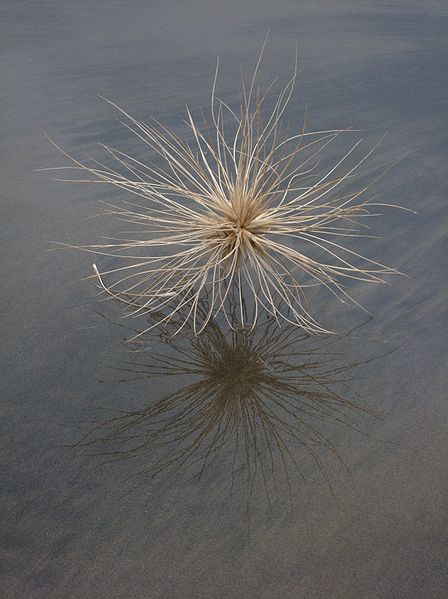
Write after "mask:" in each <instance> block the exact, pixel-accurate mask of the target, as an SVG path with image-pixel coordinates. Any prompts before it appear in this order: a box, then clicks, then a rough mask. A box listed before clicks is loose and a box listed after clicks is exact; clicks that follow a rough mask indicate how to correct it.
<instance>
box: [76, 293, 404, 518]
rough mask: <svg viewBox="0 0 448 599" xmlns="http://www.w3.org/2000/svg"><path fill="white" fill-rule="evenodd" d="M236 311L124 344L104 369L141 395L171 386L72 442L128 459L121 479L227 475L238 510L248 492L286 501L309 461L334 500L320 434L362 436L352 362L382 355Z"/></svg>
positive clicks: (325, 439)
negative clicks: (157, 381)
mask: <svg viewBox="0 0 448 599" xmlns="http://www.w3.org/2000/svg"><path fill="white" fill-rule="evenodd" d="M206 313H207V312H206V308H205V307H204V314H206ZM237 313H238V310H237V309H236V304H235V307H234V309H232V310H231V315H232V316H231V320H230V322H227V323H224V324H221V325H220V324H218V322H216V321H211V322H209V324H208V325H207V327H206V328H205V330H204V332H203V333H202V334H201V335H199V336H196V335H195V333H194V330H193V325H191V326H189V324H188V323H187V325H186V326H185V327H184V328H183V329H182V330H181V331H180V332H179V333H177V334H173V333H175V332H176V331H177V330H178V323H177V322H175V320H173V321H170V323H168V324H166V325H165V326H164V327H158V326H156V327H154V328H151V329H150V330H148V331H146V332H145V333H144V334H143V335H142V336H140V337H139V338H138V339H137V340H135V342H133V345H132V350H131V352H130V360H129V361H128V362H127V363H126V364H125V365H124V366H123V367H121V368H118V369H115V370H118V371H119V372H120V373H121V374H120V379H118V381H119V382H126V381H135V380H138V379H140V380H142V381H143V382H144V384H145V387H146V388H145V391H144V397H148V396H149V397H151V395H152V393H153V392H154V385H151V382H150V381H151V380H152V379H154V378H156V377H170V379H172V380H174V381H175V383H178V384H177V388H176V389H175V390H174V391H173V392H169V393H167V394H164V395H162V396H161V397H158V398H157V397H153V398H151V399H150V400H149V401H148V400H147V399H142V400H141V401H142V402H143V405H142V406H141V407H139V409H132V410H129V409H127V410H120V411H118V410H117V411H115V410H114V416H113V417H110V418H108V419H104V420H99V421H97V422H96V423H95V424H94V425H93V426H92V423H91V428H90V429H89V430H88V431H87V432H86V433H85V434H84V435H83V436H82V437H81V439H79V441H78V442H77V443H75V445H74V447H77V448H84V449H87V448H88V452H89V454H90V455H94V456H97V457H98V458H99V459H100V461H101V463H102V464H104V463H109V462H123V461H125V460H128V461H131V460H132V466H131V471H132V472H131V474H130V478H131V479H135V477H137V476H138V477H144V479H143V480H147V478H146V477H149V478H155V477H161V476H162V475H167V476H168V477H170V476H172V475H175V474H179V472H180V471H181V470H186V471H187V472H189V473H190V474H193V475H194V477H197V478H199V479H200V478H201V477H202V476H203V475H204V473H205V472H206V471H211V470H212V469H213V468H214V469H215V471H214V473H213V479H214V480H215V479H216V477H227V478H228V480H229V484H230V487H231V490H232V492H233V490H234V489H236V487H237V484H238V485H242V488H245V489H246V491H245V495H246V506H247V509H249V508H250V506H251V504H252V501H253V500H254V489H257V490H258V491H260V490H262V492H263V493H262V494H263V496H264V497H265V498H266V500H267V502H268V504H269V505H272V501H273V499H278V498H279V495H285V494H286V495H287V496H288V497H289V501H290V502H291V504H292V502H293V498H294V497H293V495H294V490H293V489H294V487H293V485H292V484H291V476H290V475H291V472H292V471H295V472H296V473H298V474H299V476H300V477H301V478H302V479H303V480H305V479H306V474H305V471H306V470H307V469H309V464H310V463H313V464H314V465H315V466H317V467H318V469H319V471H320V472H321V474H322V475H323V476H324V478H325V480H326V481H327V483H328V488H329V490H330V492H331V493H332V494H333V495H334V489H333V486H332V483H331V481H330V477H329V476H328V473H327V468H326V465H325V463H324V459H325V456H326V455H327V456H328V454H330V455H331V456H333V458H336V460H337V461H338V462H339V464H340V465H342V466H343V465H344V463H343V460H342V458H341V456H340V455H339V452H338V449H337V447H336V446H335V445H334V443H333V442H332V440H331V437H332V432H331V430H329V427H330V428H331V427H333V428H334V427H337V428H340V427H348V428H351V429H354V430H356V431H358V432H362V433H363V434H366V433H365V432H364V431H363V430H362V426H361V425H360V424H359V418H360V417H362V416H364V417H379V413H378V412H376V411H374V410H373V409H371V408H370V407H369V406H367V405H366V404H365V403H364V402H363V401H362V399H361V398H360V397H359V396H358V395H357V393H356V392H355V391H354V389H352V387H351V382H352V381H353V380H354V378H355V376H356V372H355V371H356V370H357V368H358V367H360V366H361V365H365V364H367V363H368V362H371V361H372V360H376V359H378V358H380V357H384V351H383V353H382V354H381V355H379V356H378V355H375V356H373V357H372V356H370V357H368V358H363V357H361V355H362V354H361V353H360V352H359V347H358V349H357V358H356V359H351V360H350V359H347V354H346V352H345V351H344V342H346V341H348V342H349V343H350V342H352V343H353V340H356V339H357V337H356V336H353V335H352V333H353V331H350V332H349V333H348V334H346V335H342V336H338V337H336V336H328V337H313V336H310V335H308V334H306V333H304V332H303V331H301V330H300V329H299V328H298V327H295V326H284V327H282V328H280V327H279V326H278V323H277V322H276V320H275V319H274V318H272V317H269V316H268V317H266V318H265V320H264V322H262V323H260V326H258V327H257V328H256V329H254V330H248V329H244V328H242V327H241V326H240V325H239V320H238V316H237ZM179 318H181V316H179ZM128 322H129V321H128ZM126 328H127V327H126ZM132 332H134V333H135V331H132ZM392 351H394V350H392ZM351 353H352V355H353V347H351ZM388 353H390V352H388ZM134 399H135V398H134ZM139 401H140V400H139ZM237 481H238V483H237Z"/></svg>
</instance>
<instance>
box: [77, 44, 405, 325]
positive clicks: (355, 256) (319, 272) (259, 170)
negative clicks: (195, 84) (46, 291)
mask: <svg viewBox="0 0 448 599" xmlns="http://www.w3.org/2000/svg"><path fill="white" fill-rule="evenodd" d="M260 62H261V55H260V60H259V61H258V63H257V66H256V69H255V72H254V74H253V76H252V78H251V80H250V84H249V85H247V86H246V85H245V84H244V82H243V90H242V98H243V100H242V104H241V106H240V109H239V111H234V110H232V109H231V108H230V107H229V106H228V105H227V104H226V103H224V102H223V101H222V100H220V99H219V98H217V96H216V93H215V91H216V82H217V75H218V68H217V70H216V75H215V79H214V82H213V87H212V94H211V114H210V120H209V122H208V123H204V124H203V125H201V126H199V125H198V124H196V122H195V119H194V118H193V116H192V114H191V112H190V110H189V109H188V108H187V121H186V122H187V124H188V126H189V128H190V132H191V135H192V137H193V144H187V143H185V142H184V141H182V140H181V139H180V138H179V137H178V136H177V135H176V133H175V132H174V131H172V130H170V129H168V128H167V127H166V126H164V125H162V124H160V123H158V122H157V121H153V123H151V124H147V123H144V122H141V121H138V120H136V119H134V118H133V117H131V116H129V115H128V114H127V113H125V112H124V111H123V110H122V109H121V108H119V107H118V106H116V105H115V104H113V103H111V104H112V105H113V106H114V107H115V108H116V109H118V110H119V112H120V113H121V114H122V115H123V116H124V117H125V118H126V123H125V124H126V126H127V127H128V128H129V129H130V130H131V131H132V132H133V133H134V134H135V135H137V136H138V138H139V139H140V140H141V141H143V142H144V143H145V144H146V145H147V146H148V147H149V149H150V150H151V152H152V153H153V154H155V155H156V157H157V164H156V163H153V162H147V163H146V162H142V161H140V160H137V159H135V158H133V157H131V156H129V155H127V154H125V153H124V152H121V151H120V150H117V149H114V148H110V147H107V146H103V147H104V149H105V150H106V151H107V153H108V155H110V156H111V157H112V158H113V160H114V161H115V163H116V164H117V167H116V168H118V169H121V171H120V170H115V168H111V167H110V166H107V165H104V164H100V163H98V162H96V161H93V162H91V163H85V162H80V161H79V160H75V159H73V158H72V161H73V162H74V167H73V168H75V169H79V170H81V171H84V172H87V173H89V174H90V175H91V176H92V177H93V179H88V181H93V182H101V183H105V184H110V185H113V186H115V187H117V188H119V189H121V190H123V191H125V192H127V193H129V194H130V195H132V196H134V198H133V199H128V200H123V201H122V203H121V204H120V205H115V204H113V205H110V206H109V207H108V209H107V212H108V213H110V214H112V215H114V216H115V217H117V218H118V219H120V220H121V221H125V222H128V223H131V224H132V225H134V226H135V230H134V232H133V234H132V235H131V236H130V238H124V239H110V240H107V242H105V243H100V244H95V245H90V246H82V249H84V250H87V251H91V252H94V253H97V254H103V255H112V256H114V257H115V258H116V260H117V266H116V267H115V268H112V269H110V270H108V271H106V272H103V273H101V274H100V273H99V272H98V271H97V274H98V277H99V281H100V284H101V286H102V287H103V289H104V291H106V292H107V293H109V294H111V295H113V296H114V297H118V298H120V299H121V300H122V301H124V302H125V303H126V304H127V305H129V306H131V307H132V310H133V314H139V313H142V312H148V311H149V312H155V311H159V310H161V309H164V308H165V307H166V306H168V304H169V305H172V303H173V298H175V299H176V302H177V305H176V307H175V308H174V309H173V310H172V312H171V313H170V314H169V315H168V316H166V317H165V318H166V320H169V319H170V318H171V316H173V315H174V314H176V313H177V312H178V311H179V310H182V313H184V310H185V308H186V307H187V308H188V309H187V310H186V317H185V318H186V319H191V318H192V319H193V320H194V322H195V330H196V332H200V331H201V329H202V328H203V327H204V326H205V325H206V323H207V322H208V321H209V320H210V318H212V317H213V316H214V315H216V314H217V313H219V312H220V311H224V312H225V311H226V309H227V308H226V305H227V302H228V297H229V293H230V292H231V290H232V289H233V288H235V287H236V288H237V293H236V295H237V296H241V297H242V296H243V295H246V297H248V301H251V302H252V304H253V311H252V318H251V322H250V323H245V324H249V325H252V326H255V323H256V320H257V317H258V315H259V314H260V312H261V311H262V310H265V311H266V312H268V313H269V314H271V315H273V316H274V317H275V318H277V319H286V320H287V321H288V322H293V323H295V324H297V325H299V326H301V327H303V328H304V329H305V330H306V331H309V332H311V333H316V334H319V333H322V332H328V331H326V329H325V328H324V327H323V326H321V325H320V324H318V322H317V321H316V319H315V317H314V316H313V315H312V314H311V311H310V309H309V308H308V305H307V302H306V298H305V290H306V288H308V287H310V286H315V285H321V286H323V287H325V288H327V289H328V290H330V291H331V292H333V293H334V294H336V295H338V296H340V297H342V298H344V299H347V298H348V299H351V300H352V298H350V296H349V294H348V291H347V289H346V286H345V283H346V282H349V281H350V280H353V279H355V280H358V281H365V282H371V283H383V282H385V280H384V276H385V275H388V274H396V273H397V271H395V270H394V269H392V268H389V267H387V266H385V265H383V264H380V263H379V262H375V261H373V260H371V259H369V258H366V257H364V256H362V255H361V254H359V253H357V252H356V251H354V250H351V249H349V248H347V247H345V246H344V245H342V244H341V243H340V242H339V240H340V239H341V238H347V239H348V238H350V237H356V236H360V235H362V233H361V227H364V226H365V225H364V223H363V220H364V219H366V218H368V217H370V216H373V214H372V213H371V212H370V211H369V209H370V208H371V207H373V206H376V205H378V204H376V203H374V202H372V199H371V198H369V197H366V193H367V191H368V189H369V186H365V187H363V188H361V189H358V190H356V191H349V190H347V189H346V186H347V184H349V183H351V181H352V178H353V175H354V174H355V173H356V171H357V169H358V168H359V167H360V166H361V165H362V164H363V163H364V161H365V160H366V159H367V158H368V157H369V156H370V154H371V153H372V151H373V150H370V151H369V152H367V154H365V155H363V156H362V158H361V159H359V160H358V161H357V162H356V163H355V164H354V165H353V163H352V157H353V155H354V152H355V150H357V149H358V148H359V144H360V141H358V142H356V143H354V144H353V145H352V147H351V148H350V149H349V150H348V151H347V152H345V153H344V154H343V155H342V156H341V157H340V159H338V160H336V161H335V163H334V164H333V165H332V166H331V167H329V168H328V169H327V170H326V171H325V172H324V173H323V174H320V175H319V174H318V173H317V170H316V166H317V164H318V162H319V160H320V158H321V155H322V152H323V151H324V150H325V149H326V148H327V147H328V145H329V144H330V143H331V142H332V141H333V140H335V138H336V137H338V136H339V135H340V134H341V133H342V132H343V131H344V130H330V131H320V132H305V131H304V128H303V129H302V130H301V131H299V133H296V134H294V135H290V134H288V133H286V132H285V130H284V127H283V126H282V121H283V116H284V112H285V109H286V107H287V105H288V102H289V100H290V98H291V94H292V91H293V87H294V83H295V80H296V77H297V62H296V67H295V69H294V72H293V75H292V77H291V79H290V80H289V81H288V82H287V84H286V85H285V86H284V88H283V89H281V91H280V93H279V95H278V97H277V99H276V101H275V102H274V106H273V108H272V109H271V110H270V111H268V113H267V115H266V116H265V114H264V113H265V112H266V111H265V110H264V109H265V104H266V99H267V98H268V97H270V92H272V87H273V84H272V85H271V86H269V88H268V90H267V92H265V93H264V94H261V92H260V91H257V88H258V85H257V79H258V75H259V68H260ZM229 132H231V133H229ZM343 190H345V191H343ZM296 246H297V247H296ZM298 248H300V249H298ZM156 250H157V251H156ZM313 255H318V258H313ZM322 256H326V259H324V258H322ZM232 293H234V291H232ZM205 295H206V296H207V297H208V299H209V304H208V305H209V313H208V316H207V318H206V319H205V322H202V324H200V323H199V322H197V326H196V315H197V310H198V305H199V303H200V302H201V298H203V297H204V296H205ZM279 300H280V301H281V303H282V304H283V306H284V308H285V309H284V310H282V309H281V308H280V309H279V308H278V302H279ZM352 301H354V303H356V302H355V300H352Z"/></svg>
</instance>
